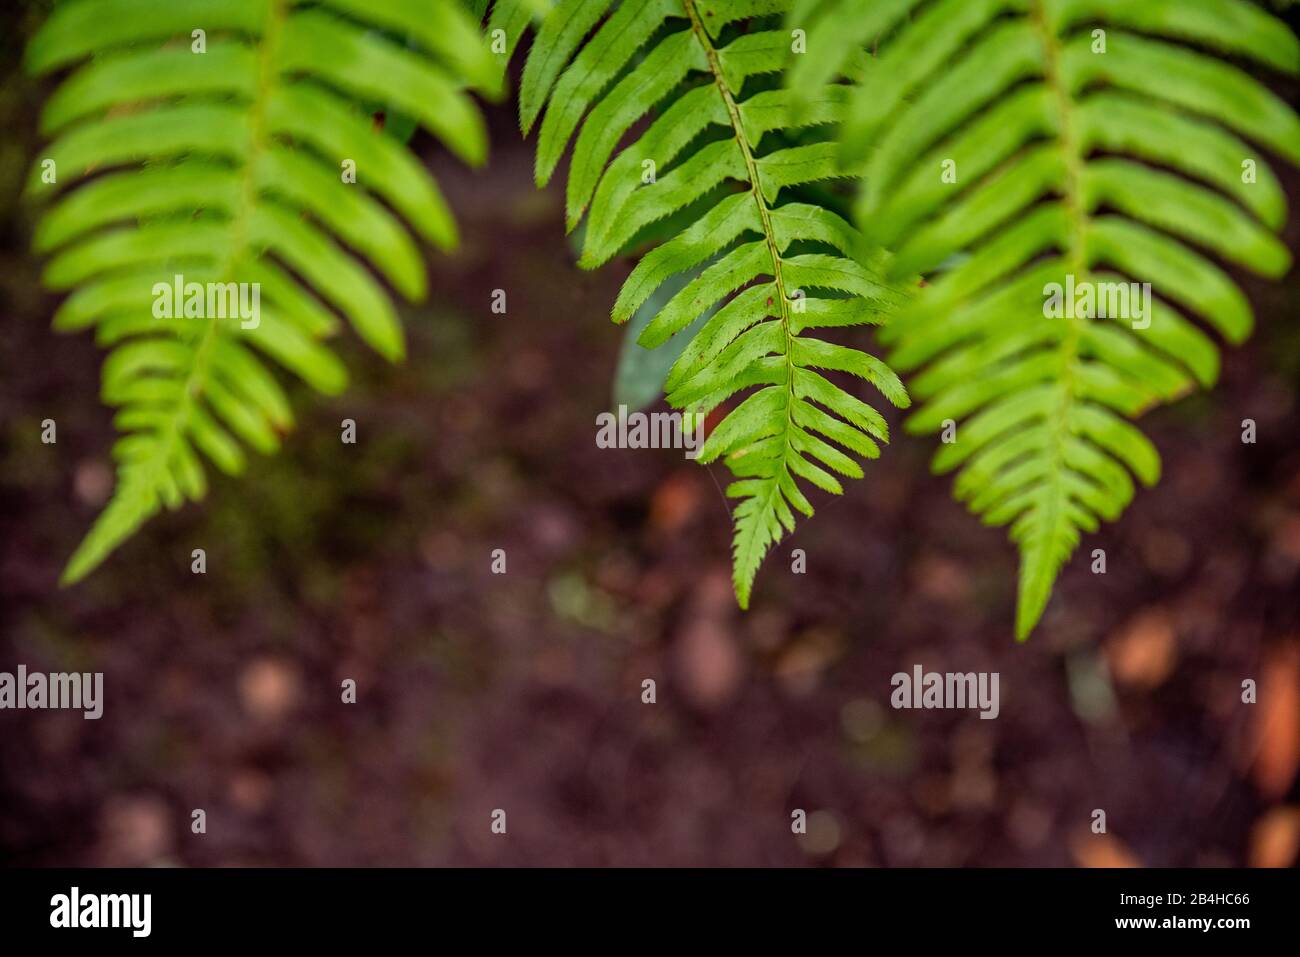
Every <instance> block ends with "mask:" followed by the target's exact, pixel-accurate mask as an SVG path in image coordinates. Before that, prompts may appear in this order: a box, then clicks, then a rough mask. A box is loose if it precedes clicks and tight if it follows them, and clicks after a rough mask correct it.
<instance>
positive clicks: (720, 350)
mask: <svg viewBox="0 0 1300 957" xmlns="http://www.w3.org/2000/svg"><path fill="white" fill-rule="evenodd" d="M789 6H790V4H789V2H786V0H731V2H708V0H646V2H643V3H622V4H618V5H615V4H613V3H612V2H609V0H561V2H560V3H558V4H557V6H556V8H555V10H554V12H553V13H552V14H551V15H550V17H549V18H548V19H547V20H546V21H545V22H544V24H543V25H542V26H541V28H540V30H539V32H538V35H537V38H536V40H535V42H534V44H533V48H532V51H531V53H530V55H529V57H528V60H527V62H526V64H525V67H524V74H523V82H522V86H521V90H520V119H521V122H522V125H523V127H524V129H525V130H526V131H527V130H530V129H532V128H533V127H534V126H535V125H536V124H537V123H538V121H539V120H540V122H541V129H540V133H539V143H538V151H537V180H538V183H539V184H541V185H545V184H546V183H547V182H548V181H549V180H550V179H551V177H552V176H553V175H554V173H555V170H556V168H557V166H558V164H559V162H560V160H561V158H562V155H563V154H564V152H565V150H566V148H567V146H568V144H569V141H570V140H571V139H573V138H574V135H575V134H576V137H577V139H576V144H575V146H574V148H573V153H572V156H573V159H572V163H571V166H570V170H569V179H568V187H567V194H566V195H567V199H566V219H567V223H568V226H569V228H570V229H572V228H574V227H575V226H576V225H577V224H578V223H579V222H580V221H581V220H582V219H583V218H584V216H585V217H586V231H585V234H584V240H583V251H582V258H581V265H582V266H584V267H586V268H595V267H597V266H599V265H601V264H602V263H605V262H608V261H609V260H610V259H611V258H613V257H614V256H615V255H617V254H619V253H620V252H622V251H624V250H626V249H628V248H629V247H632V246H634V245H636V244H637V243H638V242H640V241H644V240H645V239H646V238H647V237H648V236H649V235H650V234H651V232H652V231H655V230H657V231H659V232H661V233H670V234H671V238H669V239H668V240H667V241H666V242H664V243H663V244H662V245H659V246H657V247H656V248H654V249H653V250H652V251H650V252H649V253H647V254H646V255H645V256H644V257H643V258H642V259H641V260H640V262H639V263H638V265H637V266H636V268H635V269H634V270H633V272H632V275H631V276H630V277H629V278H628V280H627V282H626V284H625V285H624V287H623V290H622V292H621V294H620V296H619V298H618V302H617V304H616V305H615V306H614V310H613V318H614V320H615V321H616V322H624V321H626V320H628V319H629V318H630V317H631V316H632V315H633V314H634V313H635V312H637V310H638V309H639V308H640V307H641V306H642V305H643V304H644V303H645V302H646V301H647V299H649V297H650V296H651V295H652V294H653V293H654V292H655V290H656V289H657V288H659V287H660V286H661V285H662V284H663V283H665V282H668V281H669V280H670V279H671V278H672V277H675V276H679V275H681V274H689V273H690V272H691V271H692V270H695V269H699V268H700V267H701V266H703V267H704V268H703V269H702V270H701V271H700V272H699V275H698V277H697V278H694V279H693V280H691V281H690V282H688V283H687V284H686V285H685V286H684V288H682V289H681V291H680V292H678V293H676V294H675V295H673V296H672V297H671V298H670V299H669V300H668V302H667V304H666V305H665V306H664V307H663V308H662V309H661V310H660V311H659V312H658V314H657V315H656V316H655V317H654V318H653V319H652V320H651V321H650V322H649V323H648V324H647V325H646V327H645V329H644V330H643V331H642V333H641V334H640V336H639V338H638V341H639V342H640V343H641V344H642V345H644V346H646V347H648V348H653V347H656V346H658V345H660V344H662V343H663V342H665V341H667V340H668V339H669V338H670V337H672V336H674V335H676V334H678V333H681V332H682V331H683V330H686V329H688V328H689V327H690V326H691V325H692V323H693V322H695V321H696V320H697V319H698V318H699V317H701V316H703V315H704V314H705V313H707V312H709V311H710V310H711V309H714V308H715V307H717V308H716V312H715V313H713V315H712V316H711V317H710V318H708V320H707V321H706V322H705V323H704V324H703V326H702V327H701V328H700V330H699V332H698V333H697V334H696V335H695V336H694V337H693V338H692V339H691V341H690V342H689V344H688V345H687V346H686V348H685V349H683V350H682V352H681V355H680V357H679V358H678V359H677V361H676V363H675V364H674V365H673V367H672V370H671V371H670V373H669V374H668V379H667V383H666V388H667V393H668V396H667V397H668V401H669V403H670V404H672V405H673V406H675V407H677V408H681V409H684V410H687V411H691V412H696V413H708V412H710V411H712V410H714V409H716V408H718V407H720V406H722V405H723V404H724V403H726V402H728V401H729V400H731V399H733V397H736V396H737V395H738V394H740V393H748V395H747V396H746V397H745V398H744V399H743V401H740V402H739V404H738V405H736V406H735V407H734V408H732V409H731V410H730V412H729V413H728V414H727V415H726V416H725V418H723V419H722V421H721V422H720V423H719V424H718V425H717V427H716V428H715V429H714V430H713V433H712V434H711V435H710V436H708V438H707V441H706V442H705V444H704V446H703V448H702V450H701V452H700V455H699V461H701V462H703V463H708V462H711V461H714V460H715V459H719V458H721V459H724V460H725V461H726V463H727V465H728V466H729V467H730V469H731V471H732V472H733V473H734V474H735V476H736V478H737V481H735V482H734V483H732V484H731V486H730V487H729V489H728V490H727V494H728V495H729V496H730V497H733V498H737V499H739V500H740V501H739V504H738V505H737V507H736V509H735V514H734V518H735V540H734V583H735V589H736V595H737V598H738V600H739V602H740V604H741V606H742V607H743V606H747V605H748V603H749V598H750V592H751V589H752V586H753V581H754V577H755V575H756V573H757V570H758V567H759V564H760V562H761V561H762V559H763V556H764V555H765V554H766V553H767V551H768V550H769V549H770V548H771V547H772V546H773V545H775V544H776V543H777V542H778V541H780V539H781V538H782V537H783V535H784V534H785V532H787V531H790V530H793V528H794V525H795V514H794V513H795V512H796V511H797V512H802V513H804V514H806V515H810V514H812V510H813V509H812V504H811V503H810V502H809V500H808V498H807V496H806V494H805V492H804V490H803V488H801V486H800V480H802V481H804V482H807V483H809V484H810V485H812V486H815V487H817V488H820V489H823V490H825V491H827V492H831V493H835V494H839V493H840V492H841V491H842V487H841V485H840V482H839V480H838V479H837V478H836V477H835V474H833V473H838V474H839V475H842V476H849V477H852V478H859V477H861V476H862V474H863V473H862V468H861V466H860V465H859V464H858V462H857V461H856V460H855V459H854V458H853V457H852V455H851V454H848V453H852V454H856V455H857V456H860V457H862V458H874V457H876V456H878V455H879V445H878V443H879V442H883V441H886V440H887V438H888V430H887V427H886V423H885V420H884V419H883V418H882V417H881V415H880V414H879V413H878V412H877V411H876V410H875V409H874V408H872V407H871V406H870V405H868V404H867V403H865V402H863V401H862V400H861V399H859V398H858V397H857V396H856V395H854V394H853V393H852V392H850V391H848V390H847V389H845V388H844V387H843V386H841V385H839V384H837V383H835V382H833V381H832V380H831V379H830V378H827V377H826V376H825V375H824V374H823V373H824V372H835V373H845V374H847V375H849V376H857V377H859V378H862V379H865V380H866V381H867V382H869V383H871V384H872V385H874V386H875V387H876V388H877V389H878V390H879V391H880V392H881V393H883V394H884V396H885V397H886V398H887V399H888V400H889V401H890V402H893V403H894V404H896V405H900V406H906V405H907V404H908V398H907V394H906V392H905V391H904V389H903V386H902V383H901V382H900V381H899V379H898V377H897V376H895V375H894V373H893V372H892V371H890V369H889V368H887V367H886V366H885V364H884V363H882V362H881V361H879V360H878V359H876V358H874V357H872V356H869V355H867V354H865V353H863V352H860V351H858V350H856V349H852V348H849V347H846V346H843V345H838V344H834V343H831V342H827V341H824V340H822V339H820V338H817V337H815V336H812V335H808V334H807V333H809V332H811V331H813V330H822V329H836V328H841V327H848V326H856V325H861V324H873V323H878V322H880V321H881V318H882V315H883V313H884V312H885V310H886V309H887V308H891V307H893V306H895V305H896V304H897V302H898V300H899V298H900V297H899V295H898V293H897V290H895V289H893V288H891V287H889V286H888V285H887V284H885V283H884V282H883V281H882V280H881V279H880V278H879V277H878V275H876V274H875V273H874V272H873V270H871V269H869V268H867V267H865V266H863V265H862V264H860V263H859V262H858V260H857V258H856V254H857V253H858V252H859V246H860V242H861V237H860V236H859V235H858V234H857V232H856V231H855V230H854V229H853V228H852V227H851V226H850V225H849V224H848V223H847V222H846V221H845V220H844V219H842V218H841V217H840V216H839V215H837V214H836V213H834V212H832V211H830V210H829V209H826V208H823V207H822V206H820V205H814V204H810V203H806V202H801V201H799V197H798V195H797V194H796V191H797V190H799V189H801V188H805V187H807V186H808V184H815V183H818V182H820V181H823V180H829V179H834V178H837V177H840V176H841V175H842V174H841V171H840V169H839V166H838V163H837V161H836V152H837V147H836V144H835V142H834V139H833V137H832V136H831V135H830V131H831V130H833V126H830V124H833V123H834V121H835V120H837V119H838V118H839V116H840V114H841V112H842V110H843V108H844V105H845V103H846V100H847V95H848V93H849V90H848V88H847V87H845V86H827V88H826V89H825V90H824V91H821V93H820V95H818V96H815V97H813V98H812V99H811V101H810V102H809V103H808V104H806V105H800V106H799V107H798V108H796V104H795V102H794V100H793V98H792V97H791V95H790V94H789V92H788V91H786V90H785V89H783V88H781V86H780V83H779V78H780V76H781V75H782V73H783V71H784V69H785V67H786V63H787V59H788V56H789V54H790V49H791V38H790V35H789V34H788V33H787V32H786V31H785V30H783V29H781V26H780V23H781V21H780V19H779V16H780V15H781V14H784V13H785V12H787V10H788V8H789ZM742 28H743V29H742ZM650 114H653V119H652V121H651V122H649V123H648V125H647V126H646V128H645V129H644V131H643V132H641V133H640V134H639V135H636V136H635V137H633V141H632V142H631V145H628V146H626V147H625V148H624V149H623V150H622V151H621V152H617V154H616V151H617V150H618V147H619V145H620V143H621V142H623V141H624V139H625V137H627V135H628V133H629V131H631V130H632V128H633V126H634V125H635V124H636V123H637V122H638V121H639V120H641V119H642V118H643V117H646V116H647V115H650ZM706 264H707V265H706Z"/></svg>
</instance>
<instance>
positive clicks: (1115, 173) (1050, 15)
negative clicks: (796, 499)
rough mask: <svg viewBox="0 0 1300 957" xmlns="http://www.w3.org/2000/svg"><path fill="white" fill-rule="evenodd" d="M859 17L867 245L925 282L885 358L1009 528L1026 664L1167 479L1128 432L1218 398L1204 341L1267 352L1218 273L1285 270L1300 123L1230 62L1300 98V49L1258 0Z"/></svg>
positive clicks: (983, 512) (858, 158) (1075, 0)
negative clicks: (1285, 80) (1152, 416)
mask: <svg viewBox="0 0 1300 957" xmlns="http://www.w3.org/2000/svg"><path fill="white" fill-rule="evenodd" d="M844 3H846V4H847V5H849V6H852V5H854V4H853V0H844ZM857 6H863V5H862V4H857ZM866 6H867V7H869V9H864V10H863V11H862V16H863V17H866V18H869V22H864V21H863V20H861V19H859V20H858V21H856V22H855V27H856V29H857V30H858V31H859V38H860V39H861V38H862V37H864V36H869V37H871V38H872V39H871V40H870V41H869V43H870V46H871V48H872V49H876V48H877V47H878V55H877V56H876V57H875V59H874V60H873V61H872V62H871V63H870V65H869V67H868V68H867V70H866V72H865V75H864V78H863V81H862V86H861V89H860V92H859V93H858V94H857V95H856V96H855V98H854V102H853V104H852V106H851V107H850V109H849V112H848V115H847V117H846V121H845V128H844V134H843V135H844V139H845V144H846V150H847V153H848V156H847V157H846V161H848V162H852V163H854V164H858V163H864V164H865V165H864V167H863V168H864V170H865V180H864V186H863V192H862V198H861V206H860V213H861V219H860V225H862V228H863V229H864V230H865V231H867V232H868V233H869V235H870V237H871V238H872V239H873V240H875V241H876V242H878V243H880V244H882V245H884V246H886V247H889V248H890V249H892V250H894V252H895V253H896V259H895V266H896V268H897V269H898V270H899V271H900V272H902V273H910V274H913V275H915V274H916V273H921V274H923V275H927V276H929V277H930V280H931V281H930V284H929V287H928V288H927V289H925V290H924V294H923V295H922V296H920V297H919V298H918V299H917V301H916V302H915V303H914V304H913V306H912V307H910V308H909V309H908V310H906V311H905V312H904V314H903V315H902V316H900V318H899V320H898V321H897V322H896V323H895V324H893V325H891V327H890V328H889V329H888V330H886V331H885V333H884V335H883V339H884V341H886V342H887V343H888V344H890V345H891V346H892V347H893V349H892V352H891V354H890V361H891V362H892V364H894V365H895V367H897V368H899V369H900V370H902V371H904V372H906V373H911V378H910V380H909V385H910V387H911V389H912V391H913V393H914V395H915V396H916V397H917V398H918V400H920V401H921V402H922V405H921V407H920V409H919V411H917V412H916V413H914V414H913V416H912V417H911V418H910V419H909V421H908V427H909V428H910V429H911V430H914V431H917V432H934V431H941V430H943V431H945V432H946V433H947V434H946V436H945V441H947V442H948V444H946V445H945V446H944V447H943V448H942V449H941V450H940V451H939V453H938V454H937V456H936V458H935V461H934V467H935V469H936V471H938V472H948V471H952V470H957V469H960V475H959V477H958V478H957V481H956V494H957V496H958V497H959V498H960V499H962V500H964V501H965V502H967V503H968V505H969V507H970V508H971V509H972V510H973V511H974V512H975V513H977V514H978V515H980V516H981V517H982V518H983V519H984V521H985V522H987V523H989V524H996V525H1009V526H1010V530H1011V537H1012V539H1013V540H1014V541H1015V542H1016V544H1017V545H1018V547H1019V550H1020V554H1021V575H1020V586H1019V602H1018V605H1019V607H1018V611H1017V622H1016V632H1017V636H1018V637H1019V638H1020V639H1022V640H1023V639H1024V638H1026V637H1027V636H1028V634H1029V633H1030V631H1031V630H1032V629H1033V627H1034V626H1035V624H1036V623H1037V622H1038V620H1039V618H1040V617H1041V615H1042V613H1043V611H1044V608H1045V606H1046V603H1047V600H1048V598H1049V596H1050V594H1051V590H1052V587H1053V584H1054V582H1055V579H1056V577H1057V575H1058V573H1059V571H1060V569H1061V568H1062V566H1063V564H1064V563H1065V562H1066V561H1067V559H1068V558H1069V556H1070V555H1071V553H1072V552H1073V551H1074V549H1075V548H1076V546H1077V544H1078V542H1079V540H1080V535H1081V533H1082V532H1088V531H1093V530H1095V529H1096V528H1097V527H1098V525H1099V523H1100V522H1101V521H1102V520H1113V519H1115V518H1116V517H1117V516H1118V515H1119V514H1120V512H1121V511H1122V510H1123V508H1124V507H1125V506H1126V505H1127V504H1128V502H1129V501H1130V499H1131V498H1132V497H1133V494H1134V482H1133V477H1134V476H1136V478H1137V479H1139V480H1140V481H1142V482H1143V483H1146V484H1152V483H1154V482H1155V481H1156V480H1157V478H1158V476H1159V472H1160V462H1159V457H1158V455H1157V452H1156V450H1155V448H1154V447H1153V445H1152V443H1151V442H1150V441H1149V440H1148V439H1147V438H1146V437H1145V436H1144V435H1143V434H1142V432H1140V431H1139V430H1138V429H1137V428H1136V427H1135V426H1134V425H1133V424H1132V423H1131V421H1130V420H1131V419H1133V418H1135V417H1136V416H1138V415H1139V414H1141V413H1142V412H1143V411H1145V410H1147V409H1150V408H1151V407H1152V406H1154V405H1157V404H1159V403H1162V402H1166V401H1169V400H1172V399H1174V398H1176V397H1179V396H1181V395H1183V394H1185V393H1187V392H1188V391H1190V390H1192V389H1194V388H1196V387H1198V386H1209V385H1211V384H1212V383H1213V382H1214V381H1215V379H1216V377H1217V374H1218V371H1219V353H1218V347H1217V345H1216V343H1215V341H1214V339H1213V338H1212V336H1211V333H1217V334H1218V335H1219V336H1221V337H1222V338H1223V339H1225V340H1227V341H1228V342H1230V343H1238V342H1240V341H1241V340H1242V339H1243V338H1245V337H1246V336H1247V334H1248V333H1249V332H1250V330H1251V326H1252V322H1253V319H1252V313H1251V309H1250V305H1249V303H1248V302H1247V300H1246V298H1245V296H1244V295H1243V293H1242V292H1241V290H1240V289H1238V288H1237V286H1236V285H1235V284H1234V283H1233V282H1232V280H1231V279H1230V278H1229V277H1228V275H1227V274H1226V272H1225V271H1224V269H1223V268H1221V267H1220V266H1218V265H1216V264H1215V263H1214V262H1213V261H1212V259H1211V258H1210V257H1217V258H1219V259H1222V260H1225V261H1227V262H1228V263H1231V264H1234V265H1235V266H1238V267H1242V268H1245V269H1249V270H1251V271H1253V272H1256V273H1260V274H1262V275H1265V276H1269V277H1277V276H1280V275H1282V274H1283V273H1285V272H1286V271H1287V269H1288V268H1289V266H1290V262H1291V257H1290V255H1289V254H1288V251H1287V249H1286V247H1285V246H1284V245H1283V244H1282V243H1281V242H1280V241H1279V240H1278V238H1277V237H1276V235H1275V232H1276V231H1277V230H1278V229H1279V228H1280V227H1281V226H1282V224H1283V223H1284V221H1285V218H1286V203H1285V198H1284V194H1283V191H1282V188H1281V186H1280V185H1279V183H1278V180H1277V178H1276V176H1275V175H1274V174H1273V173H1272V172H1271V171H1270V169H1269V167H1268V165H1267V163H1266V162H1265V161H1264V159H1263V158H1262V157H1261V155H1260V151H1261V149H1264V150H1269V151H1272V152H1274V153H1277V154H1279V155H1281V156H1283V157H1285V158H1287V159H1289V160H1291V161H1292V162H1300V120H1298V119H1297V117H1296V115H1295V114H1294V113H1293V112H1292V111H1291V110H1290V109H1289V108H1288V107H1287V106H1286V105H1285V104H1284V103H1283V102H1282V101H1281V100H1280V99H1279V98H1277V97H1276V96H1275V95H1273V94H1272V93H1271V92H1270V91H1269V90H1268V89H1266V88H1265V87H1264V86H1263V85H1262V84H1261V83H1260V82H1258V81H1257V80H1255V79H1253V78H1252V77H1251V76H1250V75H1248V74H1247V73H1246V72H1244V70H1243V69H1241V68H1240V67H1238V66H1236V65H1234V64H1232V63H1231V62H1228V60H1227V59H1226V58H1236V59H1240V60H1242V61H1248V62H1253V63H1254V64H1257V65H1259V66H1262V67H1265V68H1270V69H1273V70H1281V71H1285V72H1288V73H1295V72H1296V71H1297V68H1300V43H1297V40H1296V37H1295V36H1294V35H1293V34H1292V33H1291V31H1290V30H1289V29H1288V28H1287V27H1286V26H1285V25H1284V24H1282V23H1281V22H1280V21H1278V20H1276V19H1274V18H1273V17H1272V16H1271V15H1269V14H1267V13H1266V12H1264V11H1263V10H1261V9H1259V8H1258V7H1255V6H1252V5H1251V4H1250V3H1247V2H1244V0H1142V2H1133V0H892V2H890V0H884V2H880V3H875V4H869V5H866ZM840 9H841V10H842V9H843V7H840ZM825 15H827V16H831V17H834V16H835V15H836V14H834V13H830V14H825ZM863 31H866V32H865V33H864V32H863ZM816 54H817V51H811V55H814V56H815V55H816ZM1121 283H1124V284H1126V285H1122V286H1121V285H1119V284H1121ZM1128 283H1137V284H1144V283H1149V284H1150V291H1151V293H1152V295H1151V297H1150V298H1151V302H1150V309H1149V310H1144V309H1143V305H1144V304H1145V302H1146V297H1145V296H1144V294H1143V288H1142V286H1140V285H1139V286H1137V287H1136V288H1135V287H1132V286H1129V285H1127V284H1128ZM1071 291H1074V292H1075V296H1074V297H1073V299H1071V298H1069V296H1070V292H1071ZM1089 295H1091V296H1092V297H1093V298H1092V304H1091V306H1090V305H1089V300H1088V296H1089ZM1102 303H1105V305H1101V304H1102ZM1126 306H1127V308H1126ZM1207 327H1208V328H1207Z"/></svg>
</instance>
